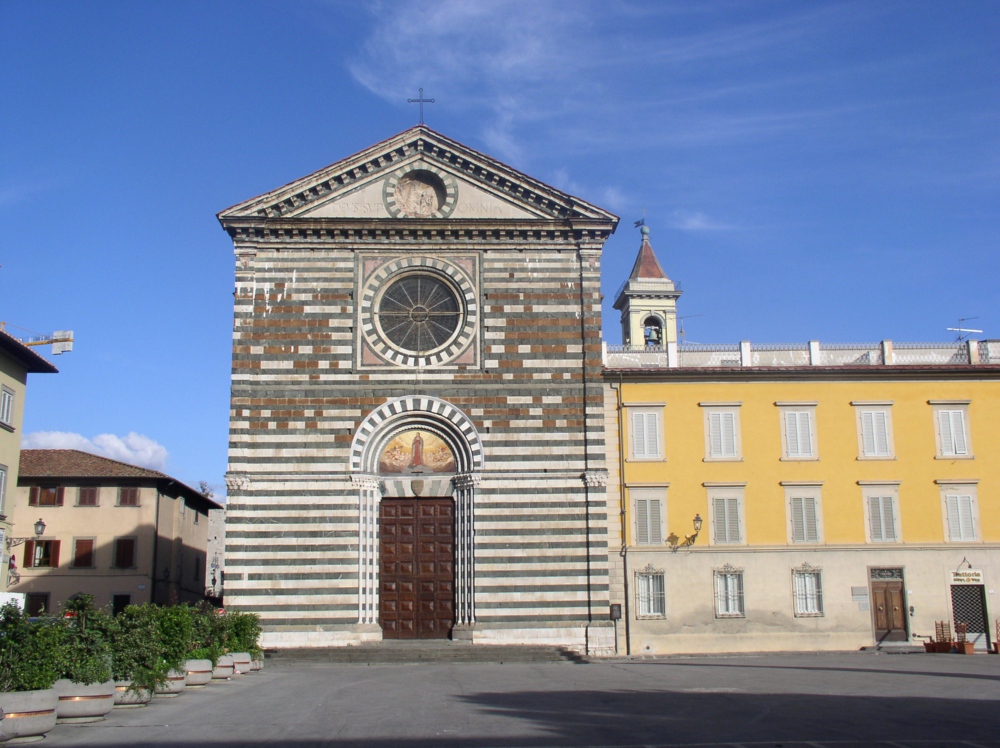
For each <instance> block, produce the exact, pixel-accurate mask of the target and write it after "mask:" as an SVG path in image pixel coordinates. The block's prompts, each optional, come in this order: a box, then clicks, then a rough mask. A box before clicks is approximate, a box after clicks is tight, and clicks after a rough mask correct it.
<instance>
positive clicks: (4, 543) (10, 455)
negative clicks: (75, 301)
mask: <svg viewBox="0 0 1000 748" xmlns="http://www.w3.org/2000/svg"><path fill="white" fill-rule="evenodd" d="M56 371H57V370H56V367H54V366H53V365H52V364H50V363H49V362H48V361H46V360H45V359H44V358H42V357H41V356H39V355H38V354H37V353H35V352H34V351H33V350H32V349H31V348H29V347H28V346H26V345H24V344H23V343H22V342H21V341H19V340H17V339H16V338H13V337H11V336H10V335H8V334H7V333H5V332H3V331H0V592H6V591H8V587H9V586H10V577H9V571H10V564H11V559H12V556H11V549H12V547H13V543H14V540H13V535H14V534H15V533H21V534H23V533H28V534H29V535H30V534H31V529H29V528H31V525H30V524H29V525H28V526H20V527H14V524H13V523H14V517H13V512H12V505H13V501H14V490H15V488H16V487H17V475H18V468H19V466H20V462H21V437H22V436H23V435H24V433H23V430H22V428H21V427H22V424H23V423H24V398H25V394H26V390H27V386H28V374H55V373H56ZM33 521H34V520H32V522H33ZM15 566H16V563H15Z"/></svg>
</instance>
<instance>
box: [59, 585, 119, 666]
mask: <svg viewBox="0 0 1000 748" xmlns="http://www.w3.org/2000/svg"><path fill="white" fill-rule="evenodd" d="M63 610H64V615H63V617H62V619H60V621H59V623H60V624H61V625H62V628H63V646H62V647H61V649H60V657H59V668H60V670H61V677H63V678H69V679H70V680H71V681H73V682H74V683H81V684H83V685H88V684H90V683H104V682H105V681H108V680H111V653H110V652H109V651H108V646H107V643H106V642H105V640H104V636H103V633H102V631H101V629H102V627H103V626H102V624H103V618H106V614H103V613H100V612H99V611H97V610H96V608H95V607H94V596H93V595H83V594H80V595H74V596H73V597H72V598H70V599H69V600H68V601H67V602H66V605H65V607H64V609H63ZM102 617H103V618H102Z"/></svg>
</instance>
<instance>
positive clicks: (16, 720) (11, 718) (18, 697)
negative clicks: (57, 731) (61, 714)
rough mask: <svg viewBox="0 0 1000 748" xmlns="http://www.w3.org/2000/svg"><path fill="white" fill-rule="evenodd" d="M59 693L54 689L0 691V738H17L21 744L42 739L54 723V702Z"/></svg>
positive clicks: (57, 698) (56, 700) (56, 701)
mask: <svg viewBox="0 0 1000 748" xmlns="http://www.w3.org/2000/svg"><path fill="white" fill-rule="evenodd" d="M58 701H59V696H58V694H56V692H55V689H52V688H47V689H45V690H44V691H10V692H7V693H0V709H3V713H4V716H3V720H0V740H13V739H14V738H17V739H18V742H21V743H30V742H34V741H36V740H41V739H42V738H44V737H45V733H47V732H48V731H49V730H51V729H52V728H53V727H55V726H56V704H57V703H58Z"/></svg>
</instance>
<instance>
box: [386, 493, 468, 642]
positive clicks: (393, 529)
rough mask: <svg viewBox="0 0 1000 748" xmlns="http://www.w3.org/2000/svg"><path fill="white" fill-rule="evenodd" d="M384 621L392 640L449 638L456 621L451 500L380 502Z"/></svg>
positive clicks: (453, 534) (387, 637) (391, 500)
mask: <svg viewBox="0 0 1000 748" xmlns="http://www.w3.org/2000/svg"><path fill="white" fill-rule="evenodd" d="M379 507H380V508H379V542H380V546H381V549H380V556H381V557H380V563H379V580H380V582H379V622H380V623H381V625H382V636H383V637H384V638H386V639H447V638H448V635H449V634H450V633H451V627H452V625H453V624H454V621H455V517H454V503H453V502H452V500H451V499H410V498H407V499H396V498H384V499H382V501H381V502H380V504H379Z"/></svg>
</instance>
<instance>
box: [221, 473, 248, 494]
mask: <svg viewBox="0 0 1000 748" xmlns="http://www.w3.org/2000/svg"><path fill="white" fill-rule="evenodd" d="M250 485H251V482H250V476H249V475H246V474H245V473H226V489H227V490H228V491H246V490H248V489H249V488H250Z"/></svg>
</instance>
